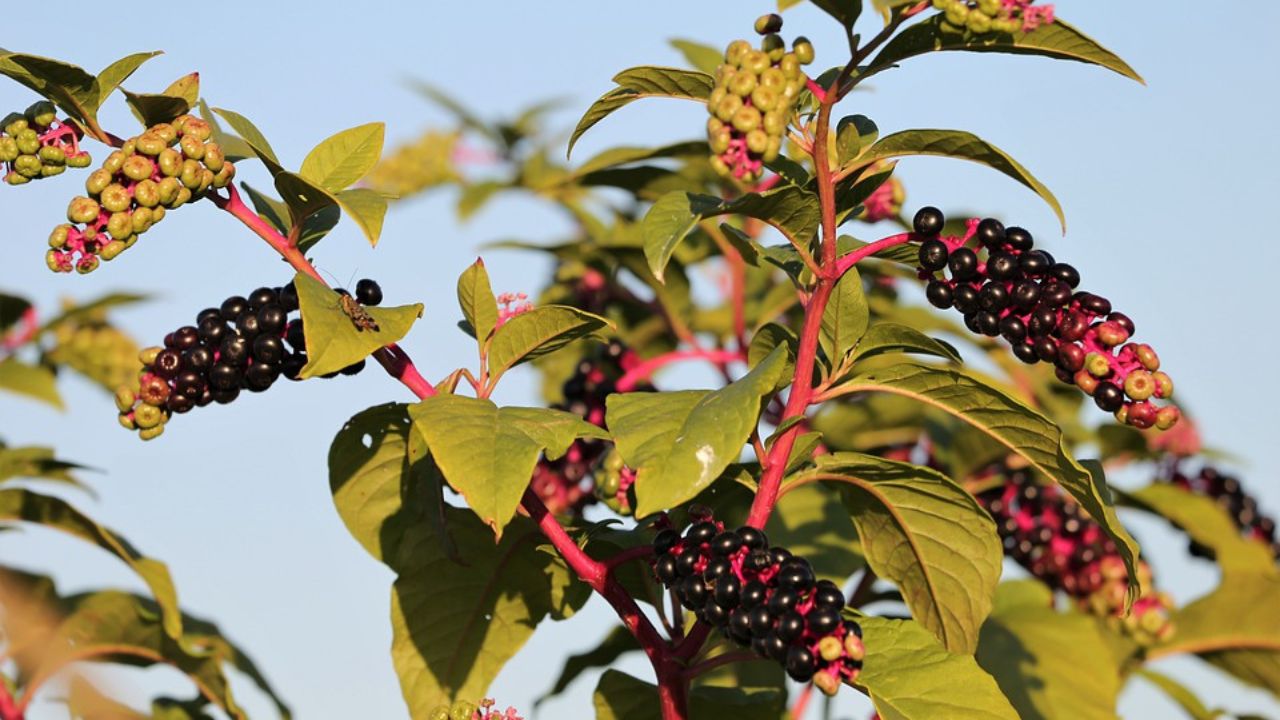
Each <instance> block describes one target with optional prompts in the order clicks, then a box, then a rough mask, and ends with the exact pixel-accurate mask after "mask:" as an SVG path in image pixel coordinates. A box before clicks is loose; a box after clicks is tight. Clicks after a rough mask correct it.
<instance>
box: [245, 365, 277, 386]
mask: <svg viewBox="0 0 1280 720" xmlns="http://www.w3.org/2000/svg"><path fill="white" fill-rule="evenodd" d="M278 377H280V366H279V365H274V364H271V363H254V364H252V365H250V366H249V369H248V370H245V371H244V385H245V387H246V388H247V389H249V390H251V391H253V392H262V391H263V390H266V389H267V388H269V387H271V385H272V383H274V382H275V381H276V378H278Z"/></svg>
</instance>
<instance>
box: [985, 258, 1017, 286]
mask: <svg viewBox="0 0 1280 720" xmlns="http://www.w3.org/2000/svg"><path fill="white" fill-rule="evenodd" d="M1018 266H1019V263H1018V256H1017V255H1013V254H1011V253H1007V252H993V253H991V255H990V256H989V257H987V276H988V277H990V278H991V279H992V280H1013V279H1014V278H1015V277H1016V276H1017V274H1018Z"/></svg>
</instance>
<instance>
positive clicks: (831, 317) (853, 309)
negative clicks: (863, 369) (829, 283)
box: [818, 268, 871, 366]
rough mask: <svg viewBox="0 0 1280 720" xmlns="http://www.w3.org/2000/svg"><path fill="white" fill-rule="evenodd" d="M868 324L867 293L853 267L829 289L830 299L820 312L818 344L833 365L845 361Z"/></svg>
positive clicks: (869, 314)
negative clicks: (830, 290) (820, 325)
mask: <svg viewBox="0 0 1280 720" xmlns="http://www.w3.org/2000/svg"><path fill="white" fill-rule="evenodd" d="M870 323H871V311H870V310H869V309H868V308H867V296H866V295H865V294H864V293H863V291H862V276H860V275H859V274H858V271H857V270H856V269H854V268H849V270H848V272H846V273H845V274H844V275H842V276H841V277H840V279H839V280H838V281H837V282H836V286H835V288H834V289H833V290H832V292H831V299H830V300H829V301H828V302H827V307H826V309H825V310H824V311H823V313H822V328H821V333H820V334H819V336H818V341H819V344H820V345H821V347H822V350H823V352H825V353H826V354H827V359H828V360H830V361H831V364H832V365H833V366H835V365H839V364H840V362H841V361H843V360H844V358H845V356H846V355H848V354H849V353H850V352H851V351H852V350H853V349H854V347H855V346H856V345H857V344H858V341H859V340H861V339H862V336H863V335H864V334H865V333H866V332H867V326H868V325H869V324H870Z"/></svg>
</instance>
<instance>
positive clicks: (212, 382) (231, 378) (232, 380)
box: [209, 362, 240, 390]
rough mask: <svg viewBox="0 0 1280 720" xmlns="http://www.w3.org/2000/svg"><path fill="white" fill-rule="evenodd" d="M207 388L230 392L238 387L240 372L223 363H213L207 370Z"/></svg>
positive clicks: (232, 366)
mask: <svg viewBox="0 0 1280 720" xmlns="http://www.w3.org/2000/svg"><path fill="white" fill-rule="evenodd" d="M209 386H210V387H211V388H213V389H214V390H230V389H231V388H238V387H240V371H239V370H237V369H236V367H235V366H234V365H229V364H227V363H225V362H218V363H214V364H213V367H211V368H209Z"/></svg>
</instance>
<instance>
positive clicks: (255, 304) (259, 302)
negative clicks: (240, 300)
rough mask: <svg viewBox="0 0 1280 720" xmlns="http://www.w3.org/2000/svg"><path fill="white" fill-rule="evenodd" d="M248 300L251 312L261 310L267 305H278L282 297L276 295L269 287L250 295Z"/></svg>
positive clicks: (259, 289) (261, 288)
mask: <svg viewBox="0 0 1280 720" xmlns="http://www.w3.org/2000/svg"><path fill="white" fill-rule="evenodd" d="M248 300H249V308H250V309H251V310H260V309H262V308H264V307H266V306H267V305H271V304H273V303H278V302H279V301H280V296H279V295H277V294H276V291H275V290H273V289H271V288H269V287H260V288H258V289H257V290H254V291H253V292H251V293H249V297H248Z"/></svg>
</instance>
